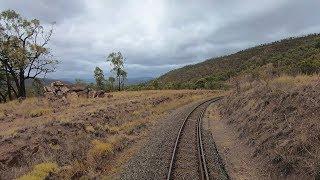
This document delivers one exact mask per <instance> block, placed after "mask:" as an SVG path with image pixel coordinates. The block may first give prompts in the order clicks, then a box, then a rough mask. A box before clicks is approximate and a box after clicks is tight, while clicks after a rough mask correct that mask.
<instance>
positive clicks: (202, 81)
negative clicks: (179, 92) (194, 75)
mask: <svg viewBox="0 0 320 180" xmlns="http://www.w3.org/2000/svg"><path fill="white" fill-rule="evenodd" d="M205 83H206V80H205V79H204V78H201V79H199V80H198V81H197V82H196V84H195V85H196V88H197V89H203V88H205Z"/></svg>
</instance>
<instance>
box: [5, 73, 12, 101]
mask: <svg viewBox="0 0 320 180" xmlns="http://www.w3.org/2000/svg"><path fill="white" fill-rule="evenodd" d="M5 70H6V72H5V73H6V81H7V94H8V98H9V100H10V101H12V99H13V98H12V94H11V82H10V78H9V74H8V71H7V67H5Z"/></svg>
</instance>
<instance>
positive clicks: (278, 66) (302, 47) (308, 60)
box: [148, 34, 320, 89]
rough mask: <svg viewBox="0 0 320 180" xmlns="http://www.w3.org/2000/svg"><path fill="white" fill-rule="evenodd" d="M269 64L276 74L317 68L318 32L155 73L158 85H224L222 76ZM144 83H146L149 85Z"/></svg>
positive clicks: (319, 68)
mask: <svg viewBox="0 0 320 180" xmlns="http://www.w3.org/2000/svg"><path fill="white" fill-rule="evenodd" d="M267 64H272V65H273V67H274V71H275V72H276V73H278V74H289V75H297V74H313V73H319V72H320V35H319V34H312V35H308V36H304V37H298V38H288V39H284V40H281V41H277V42H273V43H270V44H263V45H260V46H257V47H253V48H250V49H247V50H243V51H240V52H237V53H235V54H232V55H228V56H223V57H218V58H212V59H208V60H206V61H204V62H201V63H198V64H195V65H188V66H185V67H182V68H179V69H175V70H173V71H170V72H168V73H166V74H165V75H163V76H161V77H159V78H158V79H157V80H156V81H157V84H158V85H159V84H160V85H159V86H160V87H168V88H174V89H176V88H178V89H180V88H181V89H183V88H190V89H195V88H208V89H217V88H226V87H228V86H227V85H226V83H225V81H226V80H228V79H230V78H231V77H236V76H238V75H239V74H242V73H252V72H253V71H254V70H255V69H257V68H258V67H262V66H264V65H267ZM152 83H153V82H151V84H148V85H149V86H152Z"/></svg>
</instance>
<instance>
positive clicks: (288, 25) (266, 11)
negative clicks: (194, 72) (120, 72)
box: [0, 0, 320, 79]
mask: <svg viewBox="0 0 320 180" xmlns="http://www.w3.org/2000/svg"><path fill="white" fill-rule="evenodd" d="M319 8H320V0H211V1H209V0H0V10H5V9H13V10H16V11H18V12H19V13H20V14H21V15H22V16H24V17H28V18H37V19H39V20H41V22H42V23H44V24H48V23H51V22H56V25H55V30H54V35H53V38H52V40H51V44H50V47H51V49H52V52H53V54H54V56H55V57H56V58H57V59H58V60H60V62H61V63H60V64H59V67H58V69H57V72H55V73H52V74H49V75H48V77H50V78H68V79H75V78H83V79H87V78H90V77H92V74H93V70H94V67H96V66H100V67H101V68H102V69H103V70H104V71H105V72H106V74H107V73H108V72H109V69H110V67H109V65H108V63H106V56H107V54H108V53H110V52H112V51H121V52H122V54H123V55H124V56H125V57H126V64H127V69H128V76H129V77H156V76H159V75H161V74H163V73H165V72H167V71H168V70H171V69H174V68H177V67H181V66H183V65H186V64H190V63H196V62H200V61H203V60H205V59H207V58H211V57H216V56H220V55H225V54H229V53H232V52H236V51H238V50H241V49H245V48H248V47H251V46H254V45H257V44H261V43H265V42H271V41H274V40H278V39H282V38H285V37H289V36H298V35H303V34H309V33H319V32H320V21H319V17H320V10H319Z"/></svg>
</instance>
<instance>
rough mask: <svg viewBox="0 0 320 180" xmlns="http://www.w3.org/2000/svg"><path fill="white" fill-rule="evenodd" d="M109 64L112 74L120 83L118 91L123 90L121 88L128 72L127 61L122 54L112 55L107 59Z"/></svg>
mask: <svg viewBox="0 0 320 180" xmlns="http://www.w3.org/2000/svg"><path fill="white" fill-rule="evenodd" d="M107 62H110V66H111V68H112V69H111V72H113V73H114V74H115V76H116V78H117V81H118V90H119V91H120V90H121V87H123V85H124V80H125V78H126V77H127V72H126V71H125V69H124V63H125V59H124V57H123V56H122V54H121V52H117V53H115V52H113V53H110V54H109V55H108V57H107Z"/></svg>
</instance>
